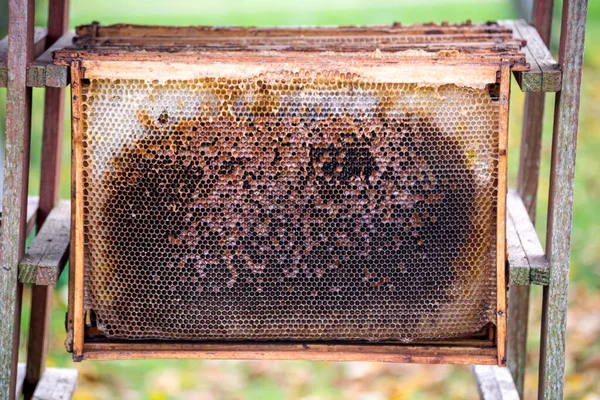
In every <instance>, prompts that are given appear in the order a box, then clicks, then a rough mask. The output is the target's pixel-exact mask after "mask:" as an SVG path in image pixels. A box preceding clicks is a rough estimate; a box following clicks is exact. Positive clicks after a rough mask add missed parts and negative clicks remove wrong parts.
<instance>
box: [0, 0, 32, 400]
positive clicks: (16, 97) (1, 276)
mask: <svg viewBox="0 0 600 400" xmlns="http://www.w3.org/2000/svg"><path fill="white" fill-rule="evenodd" d="M8 13H9V24H8V35H9V37H10V40H9V43H8V60H7V67H8V80H7V91H6V139H5V149H6V151H5V158H4V194H3V196H4V198H3V201H2V236H0V237H1V238H2V244H1V247H0V249H1V257H2V258H1V266H0V321H2V324H0V399H14V396H15V391H16V380H17V360H18V353H19V336H20V329H19V328H20V324H21V300H22V288H23V287H22V285H21V284H20V283H18V281H17V276H18V272H19V271H18V270H19V261H20V260H21V257H22V255H23V251H24V248H25V239H26V230H27V211H26V209H27V186H28V183H29V141H30V131H31V129H30V128H31V89H30V88H27V86H26V70H27V65H28V64H29V63H30V62H31V61H32V59H33V55H34V26H33V15H34V2H33V0H9V3H8Z"/></svg>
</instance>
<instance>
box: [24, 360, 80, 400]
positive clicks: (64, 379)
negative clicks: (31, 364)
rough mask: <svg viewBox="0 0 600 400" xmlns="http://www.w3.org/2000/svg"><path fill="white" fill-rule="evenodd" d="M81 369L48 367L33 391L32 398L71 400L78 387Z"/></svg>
mask: <svg viewBox="0 0 600 400" xmlns="http://www.w3.org/2000/svg"><path fill="white" fill-rule="evenodd" d="M78 376H79V371H77V370H76V369H70V368H46V370H45V371H44V374H43V375H42V379H41V380H40V382H39V383H38V385H37V387H36V388H35V391H34V392H33V397H32V400H70V399H72V398H73V395H74V394H75V389H76V388H77V378H78Z"/></svg>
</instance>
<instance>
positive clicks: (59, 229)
mask: <svg viewBox="0 0 600 400" xmlns="http://www.w3.org/2000/svg"><path fill="white" fill-rule="evenodd" d="M70 214H71V202H70V201H68V200H63V201H61V202H59V204H58V206H57V207H56V208H55V209H53V210H52V211H51V212H50V215H49V216H48V218H47V220H46V222H45V223H44V225H43V226H42V228H41V229H40V231H39V233H38V234H37V236H36V237H35V239H34V240H33V243H32V244H31V246H30V247H29V249H28V250H27V252H26V253H25V256H24V257H23V259H22V260H21V264H20V266H19V281H20V282H22V283H27V284H32V285H44V286H49V285H55V284H56V282H57V281H58V278H59V277H60V274H61V272H62V270H63V268H64V266H65V264H66V262H67V260H68V255H69V242H70V239H71V231H70V229H71V215H70Z"/></svg>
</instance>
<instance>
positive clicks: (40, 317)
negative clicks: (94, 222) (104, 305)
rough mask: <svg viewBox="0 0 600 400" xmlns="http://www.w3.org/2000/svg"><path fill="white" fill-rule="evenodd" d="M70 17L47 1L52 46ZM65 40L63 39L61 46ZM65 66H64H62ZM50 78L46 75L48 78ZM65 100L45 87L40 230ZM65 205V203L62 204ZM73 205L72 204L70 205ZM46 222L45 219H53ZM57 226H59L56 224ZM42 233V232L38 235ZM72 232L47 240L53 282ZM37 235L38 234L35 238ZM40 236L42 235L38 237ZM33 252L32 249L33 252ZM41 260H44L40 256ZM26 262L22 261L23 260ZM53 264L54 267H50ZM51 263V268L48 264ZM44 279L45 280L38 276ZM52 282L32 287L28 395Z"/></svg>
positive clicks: (41, 357) (49, 200)
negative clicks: (51, 244) (51, 246)
mask: <svg viewBox="0 0 600 400" xmlns="http://www.w3.org/2000/svg"><path fill="white" fill-rule="evenodd" d="M68 21H69V2H68V0H50V1H49V3H48V35H47V44H48V45H49V46H50V48H52V47H54V48H56V47H58V46H57V43H58V42H60V38H61V36H62V35H63V34H64V33H65V32H66V31H67V30H68ZM62 45H63V44H62V43H61V44H60V46H62ZM49 52H50V50H46V52H45V53H44V54H43V55H42V56H40V57H38V58H37V60H36V61H39V60H40V58H42V57H44V55H45V57H48V55H50V59H49V63H50V64H52V57H51V53H50V54H49ZM36 61H34V62H33V63H32V64H30V65H29V68H28V70H27V79H28V80H29V75H30V72H31V66H32V65H35V64H36ZM62 68H65V67H62ZM55 69H56V66H54V65H52V66H50V65H48V66H47V73H46V78H48V77H50V76H53V74H52V73H51V71H54V70H55ZM46 80H47V79H46ZM64 101H65V93H64V90H63V89H58V88H47V89H46V91H45V99H44V127H43V136H42V157H41V171H43V172H44V173H43V175H42V176H43V179H41V180H40V205H39V213H38V214H39V215H38V219H37V223H38V226H40V227H41V230H40V233H42V232H41V231H43V230H47V231H51V230H53V229H50V228H53V225H56V224H55V219H56V218H55V217H53V216H51V220H50V221H47V218H48V216H49V214H50V213H51V211H52V210H53V208H54V206H55V204H56V203H57V201H58V193H59V186H60V182H59V180H60V167H61V161H62V141H63V133H64ZM63 208H64V207H63ZM67 208H70V206H67ZM68 212H69V210H67V215H66V218H67V224H68V223H69V222H68V221H69V219H70V218H69V215H68ZM51 221H52V224H50V223H46V222H51ZM57 229H58V228H57ZM38 237H39V235H38ZM69 238H70V232H69V230H68V229H67V230H66V232H61V231H58V232H56V237H55V238H54V237H50V238H48V240H52V242H47V243H48V244H49V243H53V244H55V246H54V249H53V250H49V249H47V250H44V252H43V253H40V254H44V255H45V257H43V258H46V261H50V262H42V263H40V266H41V267H42V268H41V269H39V270H38V271H36V275H38V273H37V272H39V271H42V270H44V269H45V270H46V271H47V272H48V273H47V274H44V275H45V276H49V277H50V279H51V280H50V281H48V283H51V284H52V285H54V284H55V282H56V281H57V280H58V277H59V276H60V273H61V271H62V268H63V267H64V264H65V262H66V258H67V255H68V253H67V252H65V249H68V246H69ZM36 239H37V238H36ZM38 240H41V239H38ZM61 240H62V242H63V244H62V246H65V241H66V247H65V248H61V247H62V246H60V245H59V246H56V244H57V243H58V244H60V241H61ZM30 253H31V252H30ZM40 261H41V260H40ZM22 264H23V263H22ZM54 265H56V268H54V269H55V270H54V271H51V270H52V269H53V267H54ZM47 266H49V267H50V268H47ZM37 281H38V282H42V280H37ZM52 296H53V287H52V286H39V285H34V286H33V287H32V288H31V316H30V322H29V337H28V340H27V373H26V377H25V381H26V387H27V395H28V396H30V395H31V394H32V391H33V389H34V388H35V387H36V386H37V384H38V382H39V381H40V379H41V377H42V374H43V372H44V369H45V367H46V354H47V351H48V336H49V334H50V317H51V315H52Z"/></svg>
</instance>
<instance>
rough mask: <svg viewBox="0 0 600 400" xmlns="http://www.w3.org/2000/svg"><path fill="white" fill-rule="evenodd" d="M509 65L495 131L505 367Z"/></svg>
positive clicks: (501, 361) (502, 360) (500, 338)
mask: <svg viewBox="0 0 600 400" xmlns="http://www.w3.org/2000/svg"><path fill="white" fill-rule="evenodd" d="M509 98H510V64H508V63H506V62H505V63H502V65H501V67H500V99H499V102H500V103H499V117H498V119H499V132H498V199H497V202H498V203H497V215H496V229H497V231H496V299H497V307H496V327H497V346H498V365H500V366H505V365H506V191H507V183H506V179H507V173H506V168H507V160H506V157H507V151H508V107H509V101H508V100H509Z"/></svg>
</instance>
